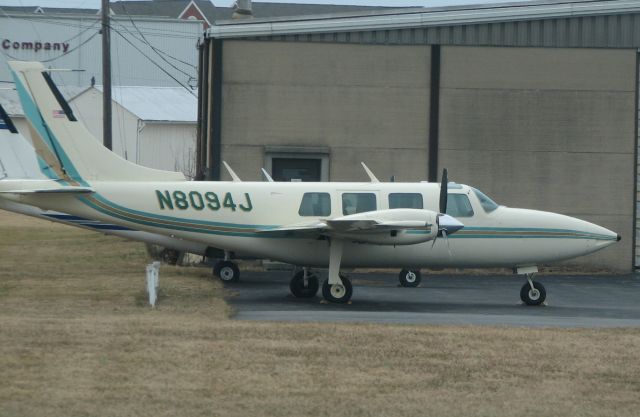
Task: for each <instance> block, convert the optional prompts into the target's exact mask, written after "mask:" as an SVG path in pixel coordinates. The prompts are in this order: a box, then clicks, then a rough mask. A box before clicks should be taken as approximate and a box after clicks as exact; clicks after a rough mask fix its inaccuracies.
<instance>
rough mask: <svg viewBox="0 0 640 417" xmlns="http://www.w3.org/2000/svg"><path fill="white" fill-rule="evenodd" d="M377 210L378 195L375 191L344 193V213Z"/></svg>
mask: <svg viewBox="0 0 640 417" xmlns="http://www.w3.org/2000/svg"><path fill="white" fill-rule="evenodd" d="M375 210H376V195H375V194H373V193H344V194H342V214H345V215H349V214H356V213H363V212H365V211H375Z"/></svg>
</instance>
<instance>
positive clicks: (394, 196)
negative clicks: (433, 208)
mask: <svg viewBox="0 0 640 417" xmlns="http://www.w3.org/2000/svg"><path fill="white" fill-rule="evenodd" d="M389 208H390V209H394V208H411V209H421V208H423V206H422V194H419V193H391V194H389Z"/></svg>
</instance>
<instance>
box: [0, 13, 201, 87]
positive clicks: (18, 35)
mask: <svg viewBox="0 0 640 417" xmlns="http://www.w3.org/2000/svg"><path fill="white" fill-rule="evenodd" d="M111 27H112V30H111V62H112V70H111V74H112V77H111V78H112V83H113V85H158V86H172V87H175V86H179V85H184V86H188V85H191V86H193V85H195V80H196V77H197V71H196V67H197V65H198V50H197V44H198V38H199V37H200V36H201V34H202V22H199V21H197V20H179V19H167V18H156V17H141V16H135V17H119V16H114V17H112V19H111ZM101 42H102V41H101V34H100V16H98V15H95V14H76V15H60V14H25V13H7V12H4V13H0V81H10V80H11V77H10V74H9V69H8V66H7V65H6V61H8V60H21V61H41V62H43V63H44V65H45V66H48V67H51V68H64V69H73V70H81V71H76V72H55V73H53V79H54V81H55V82H56V83H57V84H58V85H66V86H68V85H77V86H85V87H88V86H89V85H91V80H92V79H93V80H95V82H96V83H98V84H102V58H101V50H102V49H101Z"/></svg>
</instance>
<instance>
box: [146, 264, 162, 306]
mask: <svg viewBox="0 0 640 417" xmlns="http://www.w3.org/2000/svg"><path fill="white" fill-rule="evenodd" d="M159 285H160V262H158V261H155V262H152V263H150V264H149V265H147V293H148V294H149V304H151V306H152V307H155V305H156V300H157V299H158V286H159Z"/></svg>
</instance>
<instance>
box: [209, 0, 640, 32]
mask: <svg viewBox="0 0 640 417" xmlns="http://www.w3.org/2000/svg"><path fill="white" fill-rule="evenodd" d="M414 10H415V9H414ZM636 12H640V0H611V1H592V2H578V3H556V4H553V3H552V4H535V5H527V4H526V3H524V4H518V5H514V4H510V5H508V6H504V5H498V4H496V5H493V6H491V5H489V6H488V5H484V6H483V7H482V8H467V9H462V10H460V9H457V10H447V9H445V10H434V11H426V12H415V11H412V12H409V13H398V14H393V15H377V16H359V17H346V18H345V17H335V18H323V19H311V20H289V21H278V22H265V21H262V22H260V21H248V22H242V23H235V24H222V25H214V26H211V27H210V28H209V29H208V30H207V32H206V36H207V37H208V38H215V39H224V38H242V37H253V36H277V35H290V34H313V33H334V32H356V31H370V30H393V29H404V28H421V27H430V26H448V25H465V24H480V23H496V22H514V21H522V20H539V19H553V18H568V17H578V16H599V15H612V14H625V13H636Z"/></svg>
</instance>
